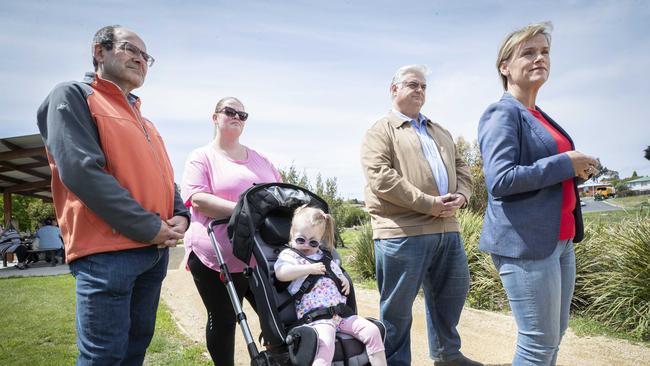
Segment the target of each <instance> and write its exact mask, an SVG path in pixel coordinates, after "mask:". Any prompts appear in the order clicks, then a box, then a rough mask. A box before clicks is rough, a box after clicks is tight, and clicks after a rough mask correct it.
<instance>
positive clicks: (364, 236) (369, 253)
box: [350, 221, 375, 279]
mask: <svg viewBox="0 0 650 366" xmlns="http://www.w3.org/2000/svg"><path fill="white" fill-rule="evenodd" d="M359 231H360V232H359V235H357V236H356V239H355V240H354V242H353V245H352V253H351V255H350V266H352V268H354V271H355V272H356V273H358V274H359V276H361V277H362V278H364V279H375V242H374V241H373V240H372V227H371V226H370V221H365V222H364V223H363V224H362V225H361V227H360V229H359Z"/></svg>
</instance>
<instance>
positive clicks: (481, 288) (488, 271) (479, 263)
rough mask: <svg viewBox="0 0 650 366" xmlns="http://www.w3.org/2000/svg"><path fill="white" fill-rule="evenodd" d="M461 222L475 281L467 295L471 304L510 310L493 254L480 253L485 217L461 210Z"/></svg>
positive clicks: (472, 278) (471, 275)
mask: <svg viewBox="0 0 650 366" xmlns="http://www.w3.org/2000/svg"><path fill="white" fill-rule="evenodd" d="M458 219H459V221H460V232H461V236H462V237H463V242H464V244H465V252H466V253H467V263H468V265H469V273H470V278H471V284H470V289H469V294H468V295H467V301H468V302H469V305H470V306H471V307H474V308H478V309H486V310H504V309H507V307H508V299H507V297H506V293H505V290H504V289H503V285H502V284H501V279H500V278H499V272H497V270H496V268H495V267H494V264H493V263H492V258H491V257H490V255H489V254H488V253H484V252H481V251H479V250H478V242H479V238H480V236H481V228H482V226H483V217H482V216H481V215H479V214H477V213H475V212H472V211H469V210H461V211H460V213H459V214H458Z"/></svg>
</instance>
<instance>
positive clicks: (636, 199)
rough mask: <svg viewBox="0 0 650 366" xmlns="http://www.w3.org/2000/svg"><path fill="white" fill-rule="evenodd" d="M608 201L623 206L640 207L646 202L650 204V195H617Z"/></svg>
mask: <svg viewBox="0 0 650 366" xmlns="http://www.w3.org/2000/svg"><path fill="white" fill-rule="evenodd" d="M607 202H609V203H612V204H614V205H616V206H620V207H623V208H639V207H640V206H641V205H643V204H644V203H645V204H650V195H647V194H644V195H640V196H628V197H616V198H612V199H608V200H607Z"/></svg>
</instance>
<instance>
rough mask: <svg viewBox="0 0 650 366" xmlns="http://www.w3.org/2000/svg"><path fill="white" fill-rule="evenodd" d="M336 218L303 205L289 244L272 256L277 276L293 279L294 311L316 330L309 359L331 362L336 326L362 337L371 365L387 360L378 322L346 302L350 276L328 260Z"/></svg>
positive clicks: (290, 291) (294, 219)
mask: <svg viewBox="0 0 650 366" xmlns="http://www.w3.org/2000/svg"><path fill="white" fill-rule="evenodd" d="M333 241H334V223H333V220H332V217H331V216H330V215H329V214H326V213H325V212H323V211H322V210H321V209H318V208H314V207H308V206H306V205H305V206H301V207H299V208H297V209H296V210H295V212H294V215H293V220H292V221H291V231H290V242H289V245H290V247H289V248H287V249H284V250H283V251H282V252H281V253H280V255H279V257H278V259H277V261H276V262H275V265H274V268H275V277H276V278H277V279H278V280H279V281H285V282H288V281H291V284H290V285H289V289H288V290H289V293H290V294H291V295H292V297H291V300H292V301H295V306H296V313H297V317H298V319H299V320H300V321H301V322H304V323H306V324H307V325H309V326H311V327H312V328H314V329H315V330H316V333H317V334H318V352H317V353H316V356H315V359H314V363H313V365H319V366H320V365H330V364H331V363H332V359H333V357H334V344H335V337H336V331H337V330H338V331H340V332H344V333H347V334H350V335H352V336H354V337H355V338H356V339H358V340H360V341H362V342H363V343H364V344H365V346H366V352H367V354H368V359H369V361H370V364H371V365H372V366H383V365H386V354H385V353H384V344H383V340H382V335H381V332H380V331H379V328H378V327H377V326H376V325H375V324H374V323H372V322H370V321H369V320H367V319H365V318H362V317H360V316H357V315H355V314H354V313H353V311H352V309H350V308H349V307H348V306H347V305H346V302H347V298H346V296H347V295H348V294H349V293H350V282H349V280H348V279H347V277H345V276H344V275H343V272H342V271H341V268H340V267H339V266H338V264H337V263H336V261H334V260H332V254H331V252H332V250H333V245H332V243H333Z"/></svg>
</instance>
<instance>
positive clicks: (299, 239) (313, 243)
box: [293, 236, 320, 248]
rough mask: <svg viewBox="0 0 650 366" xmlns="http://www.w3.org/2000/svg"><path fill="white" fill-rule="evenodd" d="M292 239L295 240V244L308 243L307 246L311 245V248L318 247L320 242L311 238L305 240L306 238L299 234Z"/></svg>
mask: <svg viewBox="0 0 650 366" xmlns="http://www.w3.org/2000/svg"><path fill="white" fill-rule="evenodd" d="M293 241H295V242H296V244H299V245H304V244H306V243H309V246H310V247H312V248H318V246H320V242H319V241H318V240H313V239H312V240H309V242H307V239H305V238H303V237H300V236H299V237H297V238H295V239H294V240H293Z"/></svg>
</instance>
